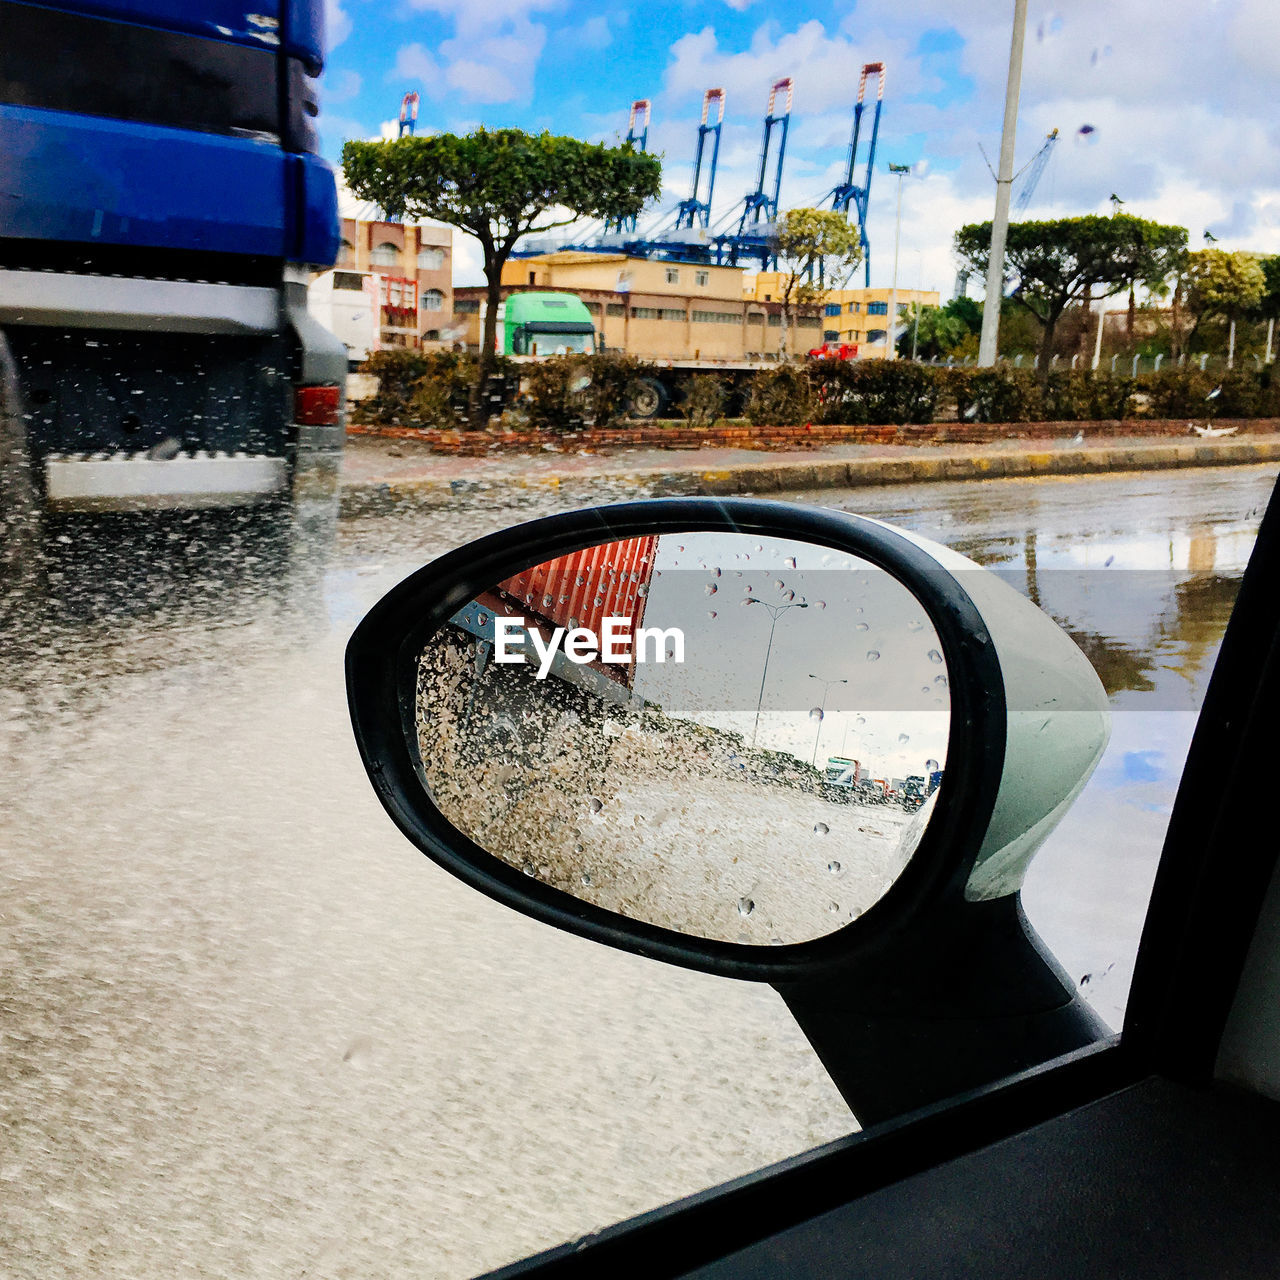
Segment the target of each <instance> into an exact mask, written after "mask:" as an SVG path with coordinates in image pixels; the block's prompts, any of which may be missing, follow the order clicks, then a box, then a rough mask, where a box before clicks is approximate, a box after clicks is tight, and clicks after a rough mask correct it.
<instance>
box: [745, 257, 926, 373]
mask: <svg viewBox="0 0 1280 1280" xmlns="http://www.w3.org/2000/svg"><path fill="white" fill-rule="evenodd" d="M782 287H783V286H782V277H781V276H780V275H779V273H778V272H776V271H761V272H758V273H757V274H756V275H754V276H749V277H747V278H746V279H745V280H744V281H743V292H744V295H745V296H746V297H747V298H748V299H749V300H751V301H755V302H766V303H767V302H775V301H776V300H777V299H778V298H779V297H780V295H781V292H782ZM890 292H891V290H889V289H829V290H827V292H826V293H825V294H824V295H823V302H822V305H821V308H820V310H821V313H822V314H821V324H822V339H823V341H824V342H847V343H856V344H857V346H858V355H859V356H860V357H862V358H863V359H869V360H883V359H884V357H885V355H886V354H887V353H888V350H889V339H888V321H889V295H890ZM941 297H942V295H941V294H939V293H938V291H937V290H936V289H904V288H902V287H899V288H898V300H897V305H898V326H899V327H898V332H899V333H901V332H902V329H903V327H904V326H906V325H907V324H909V323H910V318H911V308H912V305H913V304H914V303H917V302H918V303H920V304H921V305H922V306H925V307H936V306H938V305H940V303H941Z"/></svg>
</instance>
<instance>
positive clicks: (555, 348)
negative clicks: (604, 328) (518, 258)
mask: <svg viewBox="0 0 1280 1280" xmlns="http://www.w3.org/2000/svg"><path fill="white" fill-rule="evenodd" d="M500 319H501V333H500V336H499V341H498V346H499V348H500V350H501V351H502V353H503V354H504V355H508V356H556V355H568V354H576V355H585V354H590V353H591V352H594V351H597V350H599V345H598V339H597V336H596V326H595V322H594V321H593V320H592V319H591V312H589V311H588V310H587V308H586V305H585V304H584V303H583V301H582V299H581V298H579V297H577V296H576V295H575V294H572V293H545V292H543V293H535V292H532V291H530V292H527V293H526V292H521V293H513V294H512V295H511V296H510V297H509V298H508V299H507V301H506V304H505V306H504V308H503V312H502V315H501V317H500Z"/></svg>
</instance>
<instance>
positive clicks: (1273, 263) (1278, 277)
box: [1258, 255, 1280, 362]
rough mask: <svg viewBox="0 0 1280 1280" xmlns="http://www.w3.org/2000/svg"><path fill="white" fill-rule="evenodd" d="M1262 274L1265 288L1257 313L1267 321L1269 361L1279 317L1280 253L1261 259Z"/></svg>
mask: <svg viewBox="0 0 1280 1280" xmlns="http://www.w3.org/2000/svg"><path fill="white" fill-rule="evenodd" d="M1261 266H1262V275H1263V278H1264V279H1265V281H1266V286H1267V287H1266V290H1265V291H1264V292H1263V295H1262V298H1261V299H1260V300H1259V302H1258V314H1259V315H1260V316H1261V317H1262V319H1264V320H1265V321H1266V322H1267V361H1268V362H1270V360H1271V357H1272V353H1273V350H1274V348H1273V346H1272V341H1273V339H1274V337H1275V331H1276V318H1277V317H1280V255H1277V256H1274V257H1270V258H1263V259H1262V263H1261Z"/></svg>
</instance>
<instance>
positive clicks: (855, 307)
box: [849, 302, 862, 316]
mask: <svg viewBox="0 0 1280 1280" xmlns="http://www.w3.org/2000/svg"><path fill="white" fill-rule="evenodd" d="M861 310H862V303H860V302H851V303H849V314H850V315H851V316H856V315H857V314H858V312H859V311H861Z"/></svg>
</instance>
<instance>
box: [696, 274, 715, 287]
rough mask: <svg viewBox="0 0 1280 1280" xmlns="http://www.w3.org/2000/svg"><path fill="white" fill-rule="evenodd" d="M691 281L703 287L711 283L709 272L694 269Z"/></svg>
mask: <svg viewBox="0 0 1280 1280" xmlns="http://www.w3.org/2000/svg"><path fill="white" fill-rule="evenodd" d="M693 283H694V284H695V285H697V286H698V288H699V289H705V288H706V287H707V285H709V284H710V283H711V272H710V271H695V272H694V273H693Z"/></svg>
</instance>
